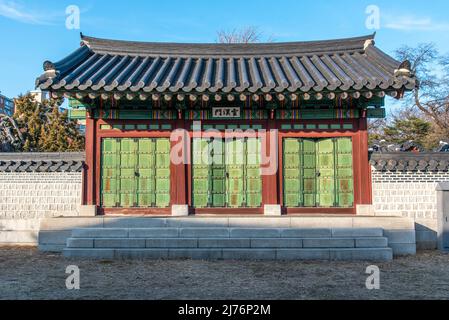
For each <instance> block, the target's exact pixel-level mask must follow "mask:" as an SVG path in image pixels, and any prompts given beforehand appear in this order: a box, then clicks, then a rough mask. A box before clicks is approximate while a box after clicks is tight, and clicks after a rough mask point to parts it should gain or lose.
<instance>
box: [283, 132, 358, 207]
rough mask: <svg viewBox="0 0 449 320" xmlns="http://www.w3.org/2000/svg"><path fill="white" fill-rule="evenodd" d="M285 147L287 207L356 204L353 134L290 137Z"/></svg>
mask: <svg viewBox="0 0 449 320" xmlns="http://www.w3.org/2000/svg"><path fill="white" fill-rule="evenodd" d="M283 149H284V154H283V160H284V164H283V178H284V205H285V206H286V207H292V208H295V207H323V208H330V207H342V208H350V207H353V205H354V182H353V181H354V179H353V167H352V165H353V163H352V162H353V160H352V159H353V158H352V157H353V156H352V139H351V138H335V139H299V138H288V139H284V141H283Z"/></svg>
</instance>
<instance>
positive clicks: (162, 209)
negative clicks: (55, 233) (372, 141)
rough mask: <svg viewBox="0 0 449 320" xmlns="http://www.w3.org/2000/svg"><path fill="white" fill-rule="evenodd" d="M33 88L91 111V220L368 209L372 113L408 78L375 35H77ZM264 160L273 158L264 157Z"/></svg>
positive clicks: (85, 113) (81, 112) (80, 111)
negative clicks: (137, 38) (181, 40)
mask: <svg viewBox="0 0 449 320" xmlns="http://www.w3.org/2000/svg"><path fill="white" fill-rule="evenodd" d="M36 86H37V87H39V88H40V89H42V90H45V91H50V92H51V94H52V96H53V97H66V98H69V99H70V104H71V106H72V107H73V109H74V110H77V111H74V112H73V113H72V114H73V117H74V118H78V119H86V166H85V168H84V170H85V179H84V181H85V182H84V194H85V195H86V196H85V203H84V204H85V205H89V206H91V207H92V206H93V207H96V208H97V212H98V214H162V215H171V214H173V215H185V214H189V213H190V214H226V215H232V214H264V213H265V214H270V215H279V214H313V213H329V214H338V213H341V214H356V213H357V212H358V208H359V207H364V208H366V206H369V205H371V203H372V195H371V171H370V170H371V169H370V164H369V160H368V134H367V119H368V118H382V117H384V116H385V109H384V108H383V107H384V104H385V97H386V96H387V95H389V96H391V97H394V98H397V99H399V98H401V97H402V96H403V95H404V93H405V92H406V91H408V90H412V89H413V88H415V86H416V79H415V76H414V74H413V73H412V72H411V71H410V64H409V63H408V62H407V61H405V62H400V61H396V60H394V59H393V58H391V57H390V56H388V55H387V54H385V53H384V52H382V51H381V50H380V49H378V48H377V47H376V46H375V43H374V35H370V36H364V37H358V38H348V39H339V40H327V41H313V42H292V43H268V44H174V43H144V42H130V41H116V40H107V39H98V38H93V37H87V36H83V35H82V36H81V47H80V48H78V49H77V50H75V51H74V52H73V53H72V54H70V55H69V56H67V57H66V58H64V59H62V60H60V61H58V62H54V63H53V62H49V61H47V62H45V63H44V74H42V75H41V76H40V77H39V78H38V79H37V81H36ZM267 159H268V160H267Z"/></svg>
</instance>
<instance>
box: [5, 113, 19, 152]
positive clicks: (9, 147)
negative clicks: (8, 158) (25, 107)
mask: <svg viewBox="0 0 449 320" xmlns="http://www.w3.org/2000/svg"><path fill="white" fill-rule="evenodd" d="M22 143H23V135H22V132H21V131H20V129H19V127H18V125H17V123H16V121H15V120H14V119H13V118H11V117H10V116H7V115H6V114H2V113H0V152H12V151H14V150H15V149H16V148H17V147H18V146H20V144H22Z"/></svg>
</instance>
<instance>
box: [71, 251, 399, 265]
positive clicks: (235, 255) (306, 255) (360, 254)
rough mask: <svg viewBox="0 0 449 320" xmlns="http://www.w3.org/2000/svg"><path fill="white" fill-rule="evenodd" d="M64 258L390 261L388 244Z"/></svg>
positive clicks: (119, 253) (108, 253)
mask: <svg viewBox="0 0 449 320" xmlns="http://www.w3.org/2000/svg"><path fill="white" fill-rule="evenodd" d="M63 253H64V256H65V257H67V258H83V259H86V258H87V259H196V260H220V259H224V260H322V261H329V260H341V261H352V260H364V261H379V262H380V261H391V260H392V259H393V252H392V249H391V248H356V249H348V248H340V249H222V248H216V249H78V248H76V249H75V248H66V249H64V251H63Z"/></svg>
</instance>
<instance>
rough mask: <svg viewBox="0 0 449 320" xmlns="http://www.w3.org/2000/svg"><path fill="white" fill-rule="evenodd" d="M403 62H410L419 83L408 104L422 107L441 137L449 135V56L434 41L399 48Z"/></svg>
mask: <svg viewBox="0 0 449 320" xmlns="http://www.w3.org/2000/svg"><path fill="white" fill-rule="evenodd" d="M396 55H397V57H398V59H399V60H401V61H406V60H408V61H410V65H411V71H412V72H414V73H415V75H416V77H417V79H418V86H417V88H416V89H415V90H413V92H412V94H411V95H410V96H409V99H406V100H405V103H408V107H410V106H411V108H416V109H417V110H419V111H420V112H421V113H422V114H423V115H424V117H425V118H427V120H429V121H431V122H432V124H433V125H434V129H435V133H436V135H437V136H439V137H437V138H440V139H447V138H448V137H449V56H442V55H440V54H439V52H438V50H437V49H436V47H435V45H434V44H429V43H427V44H420V45H419V46H417V47H416V48H412V47H408V46H403V47H401V48H400V49H398V50H397V51H396Z"/></svg>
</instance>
